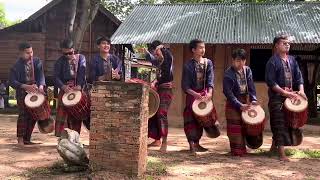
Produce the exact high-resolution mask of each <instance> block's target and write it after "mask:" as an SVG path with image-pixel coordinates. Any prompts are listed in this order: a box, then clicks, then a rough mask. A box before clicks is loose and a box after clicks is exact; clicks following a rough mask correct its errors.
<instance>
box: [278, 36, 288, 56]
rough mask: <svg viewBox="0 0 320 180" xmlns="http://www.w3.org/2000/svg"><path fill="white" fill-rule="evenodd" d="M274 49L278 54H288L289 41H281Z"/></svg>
mask: <svg viewBox="0 0 320 180" xmlns="http://www.w3.org/2000/svg"><path fill="white" fill-rule="evenodd" d="M275 47H276V49H277V51H278V52H279V53H288V52H289V50H290V41H289V40H288V39H281V40H280V41H279V42H278V43H277V44H276V46H275Z"/></svg>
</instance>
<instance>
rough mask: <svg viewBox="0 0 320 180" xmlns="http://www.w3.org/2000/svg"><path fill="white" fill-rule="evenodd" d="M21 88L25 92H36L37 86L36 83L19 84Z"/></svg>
mask: <svg viewBox="0 0 320 180" xmlns="http://www.w3.org/2000/svg"><path fill="white" fill-rule="evenodd" d="M21 88H22V89H24V90H25V91H26V92H27V93H36V92H38V87H37V85H36V84H32V85H28V84H23V85H22V86H21Z"/></svg>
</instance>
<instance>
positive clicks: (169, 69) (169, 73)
mask: <svg viewBox="0 0 320 180" xmlns="http://www.w3.org/2000/svg"><path fill="white" fill-rule="evenodd" d="M161 52H162V55H163V58H164V60H163V62H162V64H161V65H159V60H157V59H156V58H155V57H154V56H153V55H151V54H150V53H148V54H147V55H146V60H149V61H150V62H151V63H152V65H153V66H157V67H158V68H160V76H159V77H158V78H157V81H158V84H162V83H167V82H171V81H173V56H172V54H171V52H170V51H169V49H166V48H162V49H161Z"/></svg>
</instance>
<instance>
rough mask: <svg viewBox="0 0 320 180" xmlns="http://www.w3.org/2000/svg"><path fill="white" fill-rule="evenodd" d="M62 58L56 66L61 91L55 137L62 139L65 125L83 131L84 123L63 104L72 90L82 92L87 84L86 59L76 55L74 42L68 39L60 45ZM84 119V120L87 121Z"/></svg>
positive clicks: (55, 71) (57, 83) (55, 75)
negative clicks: (82, 125) (63, 99)
mask: <svg viewBox="0 0 320 180" xmlns="http://www.w3.org/2000/svg"><path fill="white" fill-rule="evenodd" d="M60 47H61V51H62V54H63V55H62V56H61V57H60V58H59V59H58V60H57V61H56V63H55V66H54V78H55V86H56V87H57V88H59V89H60V92H59V95H58V109H57V115H56V122H55V135H56V136H58V137H60V135H61V132H62V131H63V130H64V128H65V123H67V126H68V128H69V129H72V130H75V131H77V132H78V133H80V131H81V124H82V121H81V120H78V119H75V118H74V117H73V116H72V115H70V114H69V113H68V112H67V111H66V109H65V107H64V105H63V103H62V96H63V94H64V93H68V92H70V91H71V90H81V89H82V88H83V87H84V86H85V83H86V79H85V75H86V59H85V56H84V55H82V54H75V50H74V46H73V41H72V40H70V39H66V40H64V41H62V42H61V44H60ZM85 118H87V117H84V119H83V120H85Z"/></svg>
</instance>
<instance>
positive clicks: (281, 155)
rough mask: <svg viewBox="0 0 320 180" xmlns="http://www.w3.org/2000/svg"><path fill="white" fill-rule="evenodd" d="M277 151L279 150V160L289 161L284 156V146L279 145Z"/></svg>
mask: <svg viewBox="0 0 320 180" xmlns="http://www.w3.org/2000/svg"><path fill="white" fill-rule="evenodd" d="M278 151H279V160H280V161H284V162H289V161H290V160H289V158H288V157H287V156H286V153H285V150H284V146H279V148H278Z"/></svg>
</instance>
